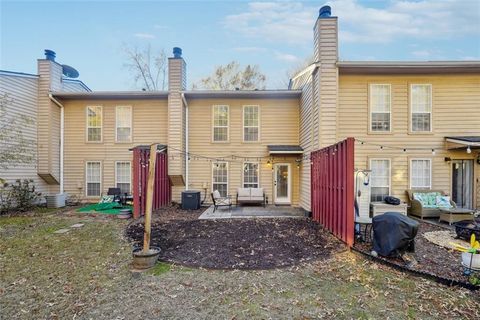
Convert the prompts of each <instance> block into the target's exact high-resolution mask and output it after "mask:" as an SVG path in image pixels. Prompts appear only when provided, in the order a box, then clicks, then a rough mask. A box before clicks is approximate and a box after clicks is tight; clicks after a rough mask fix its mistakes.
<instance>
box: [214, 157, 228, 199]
mask: <svg viewBox="0 0 480 320" xmlns="http://www.w3.org/2000/svg"><path fill="white" fill-rule="evenodd" d="M212 188H213V191H215V190H218V191H219V192H220V194H221V195H222V197H226V196H227V194H228V163H227V162H214V163H212Z"/></svg>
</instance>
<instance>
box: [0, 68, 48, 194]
mask: <svg viewBox="0 0 480 320" xmlns="http://www.w3.org/2000/svg"><path fill="white" fill-rule="evenodd" d="M5 93H7V94H8V96H9V98H10V99H12V105H11V107H9V108H8V112H7V119H2V120H8V117H9V116H18V115H25V116H28V117H29V119H31V120H32V124H30V125H28V126H26V127H23V128H22V133H23V137H24V138H25V139H28V140H31V142H32V144H31V145H30V152H31V154H32V155H33V156H34V157H35V159H34V160H33V163H32V164H25V165H17V166H10V167H9V168H8V169H1V168H0V178H3V179H5V180H7V182H9V183H13V182H15V180H17V179H32V180H33V181H34V184H35V187H36V189H37V190H38V191H39V192H41V193H43V194H45V193H48V185H47V184H46V183H45V182H44V181H43V180H42V179H41V178H40V177H39V176H38V175H37V161H36V156H37V129H36V124H37V94H38V79H37V78H35V77H24V76H16V75H0V94H1V95H3V94H5ZM3 143H7V142H6V141H1V142H0V152H1V149H2V148H1V147H2V144H3Z"/></svg>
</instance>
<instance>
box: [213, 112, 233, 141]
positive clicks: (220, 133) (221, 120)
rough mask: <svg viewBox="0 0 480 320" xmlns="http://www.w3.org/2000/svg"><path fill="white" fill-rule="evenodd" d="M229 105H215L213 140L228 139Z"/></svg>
mask: <svg viewBox="0 0 480 320" xmlns="http://www.w3.org/2000/svg"><path fill="white" fill-rule="evenodd" d="M228 116H229V110H228V106H213V141H214V142H226V141H228V122H229V119H228Z"/></svg>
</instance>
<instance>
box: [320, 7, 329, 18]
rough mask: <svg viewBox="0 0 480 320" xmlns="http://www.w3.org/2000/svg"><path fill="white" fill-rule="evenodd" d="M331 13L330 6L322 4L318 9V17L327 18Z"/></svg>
mask: <svg viewBox="0 0 480 320" xmlns="http://www.w3.org/2000/svg"><path fill="white" fill-rule="evenodd" d="M331 15H332V8H331V7H330V6H323V7H321V8H320V11H319V16H318V17H319V18H328V17H330V16H331Z"/></svg>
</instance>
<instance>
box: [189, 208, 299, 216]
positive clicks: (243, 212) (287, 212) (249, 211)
mask: <svg viewBox="0 0 480 320" xmlns="http://www.w3.org/2000/svg"><path fill="white" fill-rule="evenodd" d="M303 217H305V213H304V211H303V210H302V209H301V208H297V207H291V206H275V205H267V206H266V207H265V208H264V207H260V206H232V208H231V209H229V208H226V207H220V208H218V209H217V210H215V212H213V205H212V206H210V207H209V208H208V209H207V210H205V211H204V212H203V213H202V215H201V216H200V217H199V218H198V219H241V218H303Z"/></svg>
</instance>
